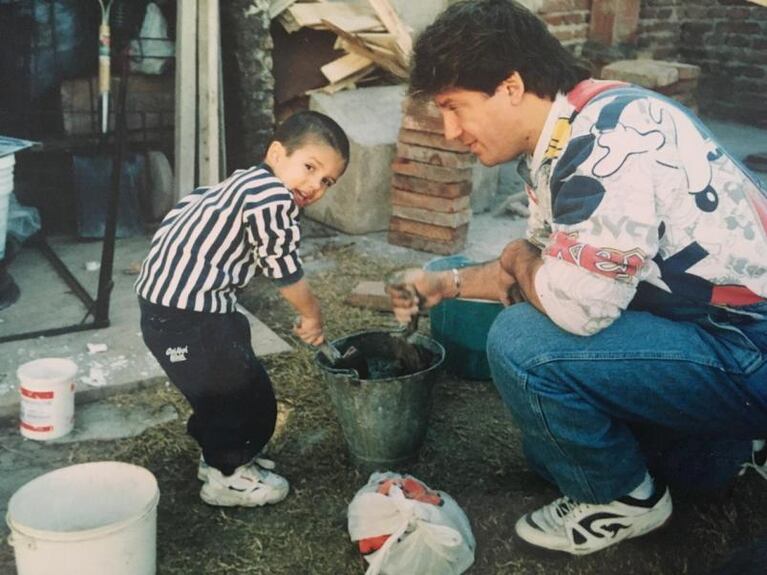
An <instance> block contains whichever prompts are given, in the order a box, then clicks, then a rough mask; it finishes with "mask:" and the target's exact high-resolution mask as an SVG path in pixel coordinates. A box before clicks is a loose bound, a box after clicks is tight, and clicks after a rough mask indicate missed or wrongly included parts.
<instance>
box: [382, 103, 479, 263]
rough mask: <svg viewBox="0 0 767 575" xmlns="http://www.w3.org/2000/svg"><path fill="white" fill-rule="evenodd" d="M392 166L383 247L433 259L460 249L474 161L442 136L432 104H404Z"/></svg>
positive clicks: (460, 146)
mask: <svg viewBox="0 0 767 575" xmlns="http://www.w3.org/2000/svg"><path fill="white" fill-rule="evenodd" d="M403 112H404V114H403V119H402V129H401V130H400V133H399V139H398V142H397V154H396V158H395V160H394V163H393V164H392V172H393V175H392V217H391V220H390V222H389V243H392V244H396V245H400V246H406V247H409V248H414V249H417V250H423V251H427V252H432V253H436V254H443V255H447V254H454V253H456V252H458V251H461V250H462V249H463V248H464V246H465V245H466V235H467V232H468V229H469V220H470V219H471V207H470V205H469V195H470V194H471V187H472V166H473V165H474V162H475V159H474V156H472V155H471V153H469V150H468V148H466V147H465V146H464V145H463V144H460V143H458V142H449V141H447V140H445V138H444V135H443V125H442V117H441V114H440V112H439V110H438V109H437V107H436V106H435V105H434V103H433V102H426V101H420V100H412V99H407V100H405V102H404V104H403Z"/></svg>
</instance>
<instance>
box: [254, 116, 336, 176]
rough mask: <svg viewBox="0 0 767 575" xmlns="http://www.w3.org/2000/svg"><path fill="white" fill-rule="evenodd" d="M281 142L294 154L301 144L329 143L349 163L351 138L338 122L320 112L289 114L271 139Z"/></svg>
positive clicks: (289, 152)
mask: <svg viewBox="0 0 767 575" xmlns="http://www.w3.org/2000/svg"><path fill="white" fill-rule="evenodd" d="M271 142H279V143H281V144H282V145H283V146H285V149H286V150H287V152H288V155H290V154H292V153H293V152H294V151H295V150H297V149H298V148H300V147H301V146H305V145H306V144H308V143H313V142H319V143H322V144H327V145H328V146H330V147H331V148H333V149H334V150H335V151H336V152H338V153H339V154H340V155H341V157H342V158H343V159H344V163H346V164H348V163H349V138H348V137H347V136H346V132H344V130H343V128H341V126H339V125H338V123H337V122H336V121H335V120H333V119H332V118H330V117H329V116H326V115H325V114H320V113H319V112H314V111H311V110H304V111H301V112H296V113H295V114H293V115H291V116H289V117H288V118H287V119H286V120H285V121H284V122H282V124H280V125H279V126H278V127H277V130H275V132H274V136H272V139H271V141H270V142H269V143H270V144H271Z"/></svg>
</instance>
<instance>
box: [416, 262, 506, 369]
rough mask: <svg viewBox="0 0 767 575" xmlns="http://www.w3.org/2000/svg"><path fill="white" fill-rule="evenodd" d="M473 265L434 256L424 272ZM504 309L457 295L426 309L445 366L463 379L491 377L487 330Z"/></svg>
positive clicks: (489, 302) (499, 304) (495, 304)
mask: <svg viewBox="0 0 767 575" xmlns="http://www.w3.org/2000/svg"><path fill="white" fill-rule="evenodd" d="M470 265H473V262H472V261H471V260H470V259H468V258H466V257H465V256H448V257H440V258H436V259H433V260H431V261H429V262H427V263H426V265H424V269H425V270H427V271H444V270H449V269H452V268H463V267H466V266H470ZM502 309H503V305H502V304H501V303H500V302H497V301H489V300H479V299H468V298H457V299H449V300H445V301H443V302H442V303H440V304H439V305H437V306H435V307H433V308H432V309H431V310H429V319H430V321H431V336H432V337H433V338H434V339H435V340H436V341H438V342H439V343H441V344H442V346H443V347H444V348H445V363H444V367H445V370H446V371H447V372H448V373H451V374H453V375H456V376H458V377H461V378H464V379H477V380H482V379H490V367H489V365H488V363H487V352H486V350H485V347H486V344H487V333H488V331H490V326H491V325H492V324H493V322H494V321H495V318H496V317H497V316H498V314H499V313H500V312H501V310H502Z"/></svg>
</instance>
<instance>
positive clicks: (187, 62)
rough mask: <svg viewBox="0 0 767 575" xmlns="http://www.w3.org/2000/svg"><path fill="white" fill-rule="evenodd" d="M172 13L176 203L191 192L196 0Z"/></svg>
mask: <svg viewBox="0 0 767 575" xmlns="http://www.w3.org/2000/svg"><path fill="white" fill-rule="evenodd" d="M177 10H178V11H177V13H176V31H177V32H176V111H175V130H174V155H175V161H174V164H175V169H174V171H173V193H174V196H175V199H176V201H178V200H179V199H181V198H182V197H184V196H186V195H187V194H190V193H191V192H192V190H193V189H194V163H195V127H196V121H195V116H196V112H195V111H196V107H197V90H196V85H195V77H196V69H197V0H181V1H180V2H179V3H178V8H177Z"/></svg>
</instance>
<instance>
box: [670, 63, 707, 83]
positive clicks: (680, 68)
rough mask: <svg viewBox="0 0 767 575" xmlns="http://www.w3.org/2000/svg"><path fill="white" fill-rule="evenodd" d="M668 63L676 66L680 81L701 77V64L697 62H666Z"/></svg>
mask: <svg viewBox="0 0 767 575" xmlns="http://www.w3.org/2000/svg"><path fill="white" fill-rule="evenodd" d="M666 64H668V65H669V66H673V67H674V68H676V71H677V72H678V73H679V80H680V81H683V80H697V79H698V78H699V77H700V66H696V65H695V64H684V63H682V62H666Z"/></svg>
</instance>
